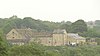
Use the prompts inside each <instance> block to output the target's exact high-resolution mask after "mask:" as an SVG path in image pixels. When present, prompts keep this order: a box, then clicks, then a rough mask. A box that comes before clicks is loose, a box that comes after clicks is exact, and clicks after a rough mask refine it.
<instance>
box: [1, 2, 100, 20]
mask: <svg viewBox="0 0 100 56" xmlns="http://www.w3.org/2000/svg"><path fill="white" fill-rule="evenodd" d="M13 15H17V16H18V17H20V18H24V17H32V18H35V19H40V20H48V21H55V22H60V21H76V20H78V19H83V20H85V21H91V20H93V21H94V20H96V19H100V0H0V18H9V17H11V16H13Z"/></svg>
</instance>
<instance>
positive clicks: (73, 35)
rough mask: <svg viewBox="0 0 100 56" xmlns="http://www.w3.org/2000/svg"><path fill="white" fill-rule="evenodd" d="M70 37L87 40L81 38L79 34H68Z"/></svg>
mask: <svg viewBox="0 0 100 56" xmlns="http://www.w3.org/2000/svg"><path fill="white" fill-rule="evenodd" d="M68 37H72V38H75V39H85V38H83V37H81V36H79V35H78V34H74V33H68Z"/></svg>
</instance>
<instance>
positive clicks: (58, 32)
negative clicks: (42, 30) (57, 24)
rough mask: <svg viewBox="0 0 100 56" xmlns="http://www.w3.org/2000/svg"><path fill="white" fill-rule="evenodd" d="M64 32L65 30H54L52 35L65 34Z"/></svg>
mask: <svg viewBox="0 0 100 56" xmlns="http://www.w3.org/2000/svg"><path fill="white" fill-rule="evenodd" d="M65 33H66V30H65V29H56V30H54V31H53V34H65Z"/></svg>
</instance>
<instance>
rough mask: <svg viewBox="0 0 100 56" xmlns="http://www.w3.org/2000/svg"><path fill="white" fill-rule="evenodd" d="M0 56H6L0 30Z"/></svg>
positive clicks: (5, 44) (5, 46)
mask: <svg viewBox="0 0 100 56" xmlns="http://www.w3.org/2000/svg"><path fill="white" fill-rule="evenodd" d="M0 56H7V43H6V42H5V40H4V38H3V33H2V31H1V30H0Z"/></svg>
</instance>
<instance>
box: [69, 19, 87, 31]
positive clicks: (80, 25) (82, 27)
mask: <svg viewBox="0 0 100 56" xmlns="http://www.w3.org/2000/svg"><path fill="white" fill-rule="evenodd" d="M85 31H87V24H86V23H85V22H84V20H77V21H76V22H74V23H72V25H71V32H73V33H83V32H85Z"/></svg>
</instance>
